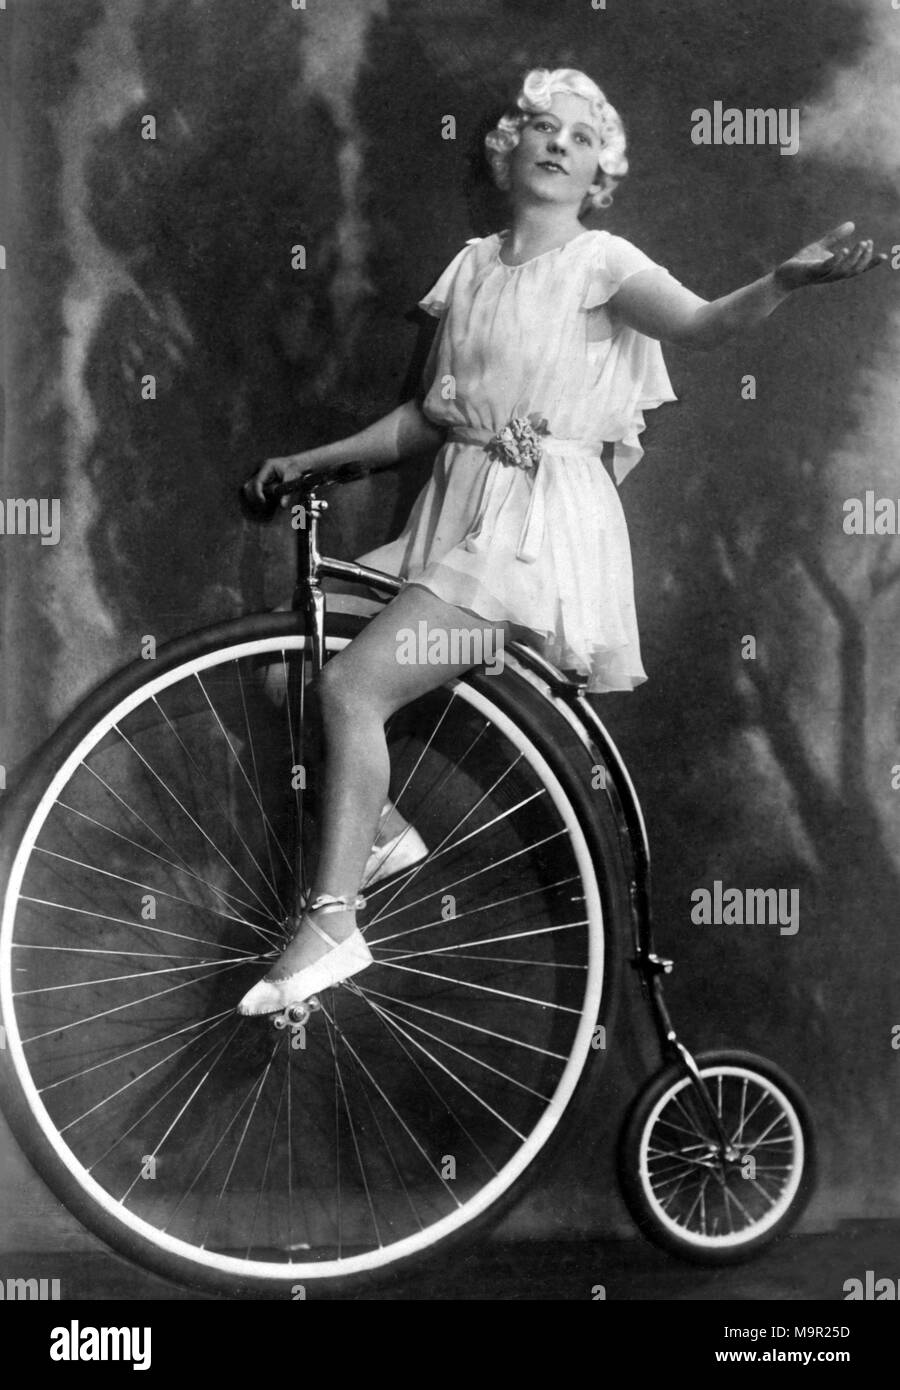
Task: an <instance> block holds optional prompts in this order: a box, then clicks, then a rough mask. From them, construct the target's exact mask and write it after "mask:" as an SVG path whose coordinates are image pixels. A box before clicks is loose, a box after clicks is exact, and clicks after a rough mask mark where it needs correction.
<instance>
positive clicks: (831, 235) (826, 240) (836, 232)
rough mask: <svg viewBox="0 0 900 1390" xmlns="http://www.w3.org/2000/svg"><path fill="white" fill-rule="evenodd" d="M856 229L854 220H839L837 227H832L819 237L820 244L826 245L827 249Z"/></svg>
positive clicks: (844, 239)
mask: <svg viewBox="0 0 900 1390" xmlns="http://www.w3.org/2000/svg"><path fill="white" fill-rule="evenodd" d="M855 230H856V223H855V222H841V223H839V225H838V226H837V227H832V229H831V231H830V232H826V233H825V235H824V236H823V237H820V238H819V245H820V246H827V247H828V248H829V250H830V249H831V247H833V246H837V245H838V243H839V242H842V241H846V240H847V238H848V237H850V236H852V235H853V233H854V232H855Z"/></svg>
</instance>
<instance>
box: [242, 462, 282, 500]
mask: <svg viewBox="0 0 900 1390" xmlns="http://www.w3.org/2000/svg"><path fill="white" fill-rule="evenodd" d="M280 463H281V459H266V461H265V463H264V464H263V465H262V467H261V468H260V469H259V470H258V471H257V472H256V473H255V474H254V475H253V477H252V478H248V479H247V481H246V483H245V484H244V488H245V490H249V492H250V493H252V495H253V496H254V497H255V498H256V500H257V501H258V502H261V503H262V502H265V501H266V494H265V490H264V489H265V485H266V483H268V482H270V481H271V479H272V478H273V476H274V477H275V478H280V476H281V471H280V469H279V464H280Z"/></svg>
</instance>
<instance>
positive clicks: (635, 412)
mask: <svg viewBox="0 0 900 1390" xmlns="http://www.w3.org/2000/svg"><path fill="white" fill-rule="evenodd" d="M507 235H508V234H507V233H505V232H499V233H494V234H493V235H492V236H488V237H480V238H475V239H473V240H471V241H469V242H467V243H466V245H465V246H464V247H463V249H462V250H461V251H460V252H458V254H457V255H456V256H454V258H453V260H452V261H451V262H450V264H449V265H448V266H447V268H446V270H445V271H444V272H443V274H442V275H441V276H440V277H439V279H438V280H437V282H436V284H435V285H434V286H433V287H432V289H431V290H430V291H429V293H428V294H427V295H426V296H425V298H424V299H422V300H420V304H421V307H422V308H423V309H425V310H426V311H427V312H428V313H430V314H432V315H434V316H435V317H438V318H439V319H440V324H439V326H438V329H437V332H436V334H435V338H434V341H433V343H432V347H431V351H430V353H429V357H428V361H427V363H426V367H425V381H424V385H425V387H426V388H427V394H426V395H425V399H424V402H423V410H424V413H425V415H426V416H427V417H428V418H429V419H430V420H432V421H433V422H434V424H436V425H438V426H440V427H442V428H446V429H447V431H448V433H447V436H446V440H445V443H444V444H443V446H442V447H441V449H440V451H439V453H438V455H437V457H436V459H435V462H434V468H433V471H432V476H431V478H430V480H429V481H428V483H427V484H426V485H425V487H424V488H423V489H422V491H421V493H420V494H419V496H418V497H417V499H416V501H415V503H414V505H413V508H412V511H411V513H410V516H409V519H408V521H407V524H406V526H405V528H404V530H403V532H402V534H401V535H400V536H399V537H398V538H397V539H396V540H394V541H391V542H389V543H388V544H387V545H383V546H380V547H378V549H376V550H372V551H369V552H368V553H367V554H366V555H361V556H359V559H360V561H361V562H362V563H365V564H369V565H372V566H374V567H375V568H377V569H381V570H386V571H387V572H388V573H390V574H395V575H399V576H401V577H402V578H404V579H405V580H407V581H408V582H409V583H415V584H420V585H423V586H424V587H425V588H427V589H429V590H431V592H432V593H434V594H436V595H437V596H438V597H439V598H442V599H444V600H445V601H446V602H447V603H452V604H455V605H456V606H458V607H460V608H464V609H466V610H467V611H468V612H470V613H474V614H477V615H478V616H479V617H482V618H485V619H488V620H492V621H493V620H507V621H509V622H511V623H513V624H515V625H516V626H517V627H518V628H523V629H526V630H527V632H526V634H524V635H526V636H527V639H528V640H529V641H530V642H531V643H532V644H533V645H534V646H535V647H536V649H537V650H538V651H540V652H541V654H542V655H544V656H545V657H547V658H548V659H549V660H550V661H552V662H553V663H554V665H556V666H558V667H560V668H561V669H563V670H574V671H578V672H580V673H582V674H584V675H587V677H588V687H587V688H588V690H590V691H593V692H601V691H610V690H631V689H633V688H634V687H635V686H636V685H639V684H640V683H641V682H642V681H644V680H646V678H647V677H646V673H645V671H644V668H643V666H642V664H641V654H640V645H639V639H638V629H637V617H636V613H635V605H634V586H633V579H632V567H631V548H630V545H629V540H628V531H627V527H626V523H625V516H624V513H623V511H622V505H621V502H620V500H619V495H618V489H617V485H618V484H620V483H621V482H622V480H623V479H624V478H625V477H626V476H627V474H628V473H629V472H630V471H631V469H632V468H633V467H634V466H635V464H636V463H637V462H638V461H639V459H640V458H641V456H642V454H643V450H642V449H641V446H640V443H639V441H638V436H639V434H640V433H641V431H642V430H643V429H644V423H645V422H644V415H643V412H644V411H645V410H649V409H653V408H655V407H656V406H659V405H662V404H663V403H664V402H666V401H674V400H675V399H676V396H675V393H674V392H673V390H672V385H671V382H670V381H669V377H668V373H667V371H666V366H665V362H664V360H663V355H662V350H661V348H660V345H659V343H658V342H657V341H656V340H655V339H652V338H648V337H646V336H645V335H644V334H641V333H638V332H636V331H635V330H634V329H631V328H629V327H627V326H626V325H624V324H621V323H617V322H616V320H615V315H614V313H613V312H612V311H610V310H609V309H606V308H604V306H605V305H606V304H607V302H608V301H609V299H610V298H611V297H612V296H613V295H614V294H615V293H616V291H617V290H618V289H619V287H620V285H621V284H622V283H623V281H624V280H626V279H628V277H629V276H631V275H634V274H636V273H637V272H638V271H641V270H646V269H650V268H654V269H657V270H663V273H665V274H668V271H665V269H664V267H661V266H658V265H657V264H656V262H654V261H652V260H650V258H649V257H648V256H646V255H644V253H643V252H642V251H639V250H638V249H637V247H635V246H633V245H632V244H631V243H630V242H629V241H626V240H625V239H624V238H622V237H617V236H613V235H612V234H610V233H609V232H605V231H584V232H581V233H580V234H578V235H577V236H575V237H574V238H573V239H572V240H570V241H568V242H566V244H565V245H564V246H561V247H558V248H555V249H553V250H550V251H545V252H544V253H543V254H542V255H539V256H535V257H533V258H532V259H531V260H528V261H525V262H523V263H522V264H521V265H517V266H507V265H505V264H504V263H503V261H501V259H500V250H501V247H502V246H503V244H504V240H505V238H506V236H507ZM514 417H520V418H526V419H530V420H531V421H532V423H536V422H538V421H540V422H541V423H540V424H539V425H538V428H539V429H540V430H543V431H549V433H546V432H545V433H543V435H542V437H541V438H540V446H541V457H540V461H539V462H538V463H537V466H536V467H530V468H529V467H525V466H516V464H515V463H511V462H509V461H507V458H506V457H500V456H498V455H497V453H496V450H495V449H494V450H492V448H491V445H490V441H491V439H492V438H493V436H495V435H496V434H497V433H498V432H499V431H500V430H502V429H503V427H504V426H506V425H507V424H508V423H509V422H510V420H511V419H513V418H514ZM606 442H609V443H610V444H611V445H612V446H613V449H612V472H613V475H614V478H615V481H613V478H611V477H610V474H609V473H608V472H607V469H606V466H605V464H604V462H603V461H602V460H601V451H602V449H603V445H604V443H606ZM520 458H521V456H520ZM516 635H518V636H522V635H523V634H522V633H518V634H516Z"/></svg>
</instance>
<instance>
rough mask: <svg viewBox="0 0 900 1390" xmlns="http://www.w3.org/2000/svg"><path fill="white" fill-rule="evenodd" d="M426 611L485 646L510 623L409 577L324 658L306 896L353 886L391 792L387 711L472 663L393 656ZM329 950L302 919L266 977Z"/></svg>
mask: <svg viewBox="0 0 900 1390" xmlns="http://www.w3.org/2000/svg"><path fill="white" fill-rule="evenodd" d="M423 620H424V622H425V623H426V625H427V631H429V632H433V631H435V630H438V631H441V632H446V633H450V632H451V631H456V632H460V633H461V632H468V633H476V632H477V633H484V634H487V633H491V634H492V636H491V638H490V641H492V642H493V646H491V647H489V646H488V645H487V640H488V639H485V645H484V648H483V650H484V651H485V652H486V653H489V652H496V651H497V650H498V649H499V648H500V643H501V642H502V641H505V640H506V639H507V638H508V636H509V631H508V625H507V624H505V623H489V622H487V621H485V620H484V619H481V618H477V617H475V616H474V615H473V614H471V613H467V612H466V611H465V610H464V609H461V608H455V607H453V606H452V605H451V604H447V603H444V602H443V601H442V600H441V599H439V598H437V597H436V596H435V595H434V594H432V593H431V592H430V591H429V590H428V589H424V588H422V587H420V586H418V585H416V584H410V585H407V587H406V588H405V589H403V591H402V592H401V593H399V594H398V595H397V597H396V598H395V599H393V600H392V601H391V602H390V603H389V604H388V605H387V607H386V608H384V609H382V611H381V612H380V613H379V614H378V615H377V617H375V618H373V620H372V621H371V623H369V625H368V626H367V627H365V628H364V629H363V631H362V632H361V633H360V634H359V636H358V637H355V638H354V639H353V641H352V642H351V643H350V644H349V645H348V646H347V647H345V648H344V650H343V651H341V652H338V653H337V655H336V656H333V657H332V658H331V660H330V661H329V662H328V663H327V665H326V666H325V669H324V671H323V672H322V674H321V676H320V677H319V681H318V683H317V693H318V699H319V705H320V709H321V715H322V725H323V731H324V737H325V763H324V778H323V781H324V788H323V795H322V833H321V846H320V854H319V863H318V868H317V873H316V882H315V884H314V885H313V889H312V894H313V897H315V895H316V894H317V893H329V894H333V895H334V896H349V897H352V896H353V895H354V894H356V893H357V892H358V891H359V885H360V883H361V881H362V877H363V871H364V869H365V866H366V861H367V860H368V857H369V853H370V851H371V849H372V844H373V842H374V839H375V834H376V831H377V828H378V825H379V821H380V819H381V813H382V808H383V807H384V803H385V800H386V798H387V794H388V781H389V774H390V765H389V759H388V749H387V740H386V738H385V733H384V725H385V722H386V720H387V719H388V718H389V717H390V716H391V714H393V713H394V711H395V710H398V709H400V708H402V706H403V705H406V704H408V703H409V702H410V701H411V700H415V699H417V698H418V697H419V696H420V695H424V694H427V692H428V691H430V690H434V689H436V688H437V687H438V686H441V685H444V684H445V683H446V682H447V681H448V680H452V679H453V678H454V677H455V676H459V675H462V674H463V673H464V672H465V671H467V670H469V669H470V666H471V663H464V664H462V665H454V664H451V663H447V664H429V663H428V662H427V661H426V660H424V659H423V660H420V661H418V662H417V663H415V664H404V663H403V662H402V661H401V660H400V659H399V656H400V653H401V643H402V638H401V637H400V636H399V635H398V634H400V632H401V630H402V629H412V631H413V632H414V633H418V632H419V627H418V625H419V623H421V622H422V621H423ZM498 634H502V636H498ZM451 650H452V648H451ZM470 650H471V648H470ZM421 655H422V656H423V657H424V655H425V653H422V654H421ZM315 919H316V921H317V923H318V925H319V926H321V928H322V930H323V931H325V932H327V933H328V935H329V936H331V937H333V938H334V939H335V940H336V941H343V940H344V939H345V938H346V937H348V936H349V935H350V934H351V932H352V931H353V930H354V928H355V926H356V916H355V913H353V912H352V911H347V912H329V913H327V914H320V913H317V914H315ZM328 949H329V948H328V947H327V945H326V944H325V943H324V942H323V941H322V940H321V938H320V937H318V936H317V935H316V934H315V932H313V931H312V930H311V929H310V928H309V927H308V925H307V924H306V921H305V919H304V921H303V923H301V926H300V929H299V931H298V932H297V934H296V936H295V937H294V939H293V941H292V942H291V943H290V944H289V946H288V947H287V949H286V950H285V952H284V954H283V955H282V956H281V958H280V960H279V961H278V962H277V963H276V964H275V966H273V968H272V970H270V972H269V974H268V975H267V976H266V979H267V980H281V979H284V978H285V977H286V976H288V975H291V974H293V972H294V971H296V970H300V969H302V968H303V967H304V966H306V965H310V964H312V962H313V961H315V960H318V959H319V957H320V956H322V955H323V954H324V953H325V952H326V951H327V950H328Z"/></svg>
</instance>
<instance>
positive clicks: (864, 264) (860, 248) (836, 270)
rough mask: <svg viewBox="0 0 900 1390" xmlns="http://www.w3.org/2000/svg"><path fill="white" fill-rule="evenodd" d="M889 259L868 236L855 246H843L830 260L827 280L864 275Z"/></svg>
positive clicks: (824, 277) (846, 278) (826, 275)
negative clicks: (876, 247)
mask: <svg viewBox="0 0 900 1390" xmlns="http://www.w3.org/2000/svg"><path fill="white" fill-rule="evenodd" d="M885 260H887V256H886V255H885V254H884V252H882V251H877V252H876V250H875V243H874V242H873V241H872V240H871V238H869V237H867V238H866V239H865V240H863V241H857V242H856V243H855V245H853V246H842V247H841V248H840V250H839V251H837V252H836V253H835V255H834V257H833V259H832V260H831V261H829V262H828V266H827V273H826V274H825V275H824V276H823V279H825V280H848V279H849V278H850V277H851V276H852V275H862V274H863V273H864V272H865V271H867V270H872V269H874V267H875V266H878V265H881V263H882V261H885Z"/></svg>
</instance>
